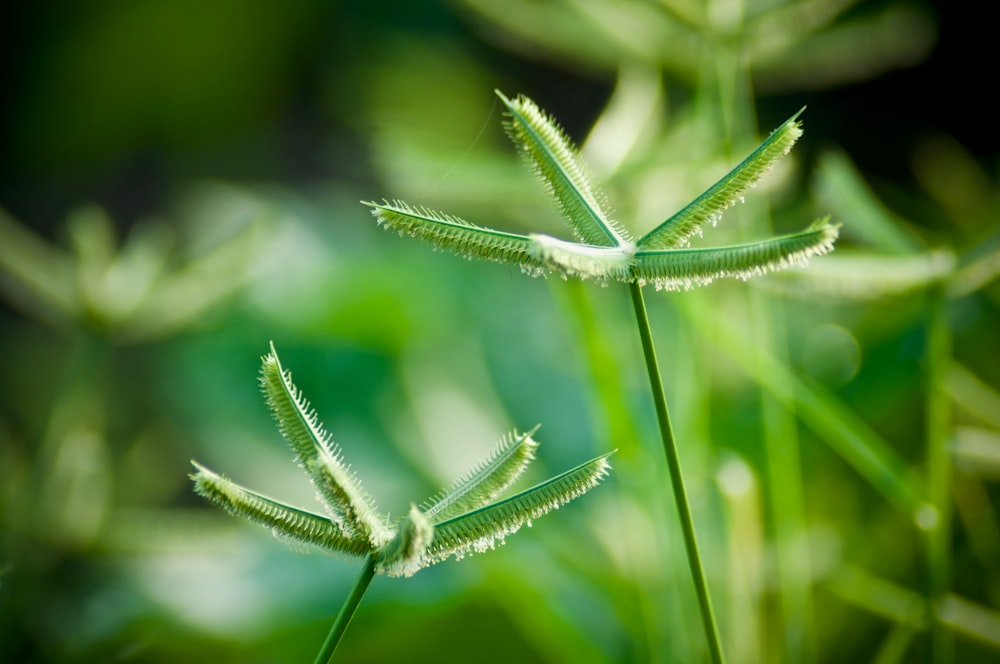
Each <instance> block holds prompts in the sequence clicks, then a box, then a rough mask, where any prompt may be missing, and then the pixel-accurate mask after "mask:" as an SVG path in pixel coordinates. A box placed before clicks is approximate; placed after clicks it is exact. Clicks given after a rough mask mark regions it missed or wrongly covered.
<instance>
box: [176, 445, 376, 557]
mask: <svg viewBox="0 0 1000 664" xmlns="http://www.w3.org/2000/svg"><path fill="white" fill-rule="evenodd" d="M192 463H193V464H194V467H195V468H197V472H196V473H195V474H194V475H192V476H191V479H192V480H194V490H195V492H197V493H198V494H199V495H201V496H204V497H205V498H207V499H208V500H209V501H210V502H212V503H214V504H215V505H217V506H219V507H221V508H223V509H224V510H226V511H227V512H229V513H230V514H232V515H234V516H239V517H242V518H244V519H247V520H249V521H253V522H254V523H258V524H260V525H262V526H265V527H267V528H270V529H271V531H272V532H273V533H274V535H275V536H276V537H279V538H289V539H292V540H295V541H297V542H302V543H304V544H309V545H312V546H317V547H320V548H322V549H324V550H326V551H331V552H339V553H346V554H348V555H352V556H364V555H366V554H367V553H368V551H369V547H370V545H369V543H368V541H367V540H366V539H363V538H351V537H348V536H346V535H345V534H344V533H343V532H342V530H341V529H340V528H339V527H337V526H336V525H335V524H334V523H333V522H332V521H330V519H328V518H326V517H322V516H319V515H318V514H313V513H312V512H307V511H305V510H301V509H298V508H295V507H291V506H290V505H286V504H284V503H281V502H278V501H277V500H274V499H272V498H268V497H267V496H263V495H261V494H259V493H256V492H254V491H251V490H250V489H247V488H244V487H242V486H240V485H239V484H236V483H235V482H232V481H231V480H229V479H226V478H225V477H223V476H221V475H218V474H216V473H214V472H212V471H211V470H209V469H207V468H205V467H204V466H201V465H200V464H198V463H196V462H194V461H192Z"/></svg>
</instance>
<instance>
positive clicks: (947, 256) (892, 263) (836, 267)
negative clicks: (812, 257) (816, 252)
mask: <svg viewBox="0 0 1000 664" xmlns="http://www.w3.org/2000/svg"><path fill="white" fill-rule="evenodd" d="M954 265H955V257H954V255H953V254H952V253H951V252H950V251H946V250H935V251H925V252H921V253H916V254H878V253H871V252H866V251H846V252H845V251H838V252H836V253H835V254H832V255H831V256H829V257H826V258H824V259H823V260H822V261H816V262H815V263H813V264H811V265H810V266H809V269H808V270H789V271H787V272H784V273H782V275H781V278H780V279H775V280H772V281H771V283H770V286H772V287H775V288H778V289H781V290H787V291H789V292H792V293H795V292H798V293H799V294H803V295H806V296H824V297H833V298H839V299H849V300H874V299H879V298H885V297H897V296H900V295H905V294H908V293H912V292H915V291H919V290H923V289H925V288H927V287H928V286H930V285H931V284H934V283H936V282H938V281H941V280H943V279H946V278H947V277H948V275H949V274H950V273H951V271H952V269H953V268H954Z"/></svg>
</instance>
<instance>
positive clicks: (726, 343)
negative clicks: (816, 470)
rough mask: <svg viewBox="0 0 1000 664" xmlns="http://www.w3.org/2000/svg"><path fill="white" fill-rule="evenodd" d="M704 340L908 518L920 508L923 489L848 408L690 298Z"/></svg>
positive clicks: (687, 305) (693, 317)
mask: <svg viewBox="0 0 1000 664" xmlns="http://www.w3.org/2000/svg"><path fill="white" fill-rule="evenodd" d="M679 302H681V304H682V306H683V308H684V310H685V312H686V313H687V314H688V316H689V318H690V319H691V320H692V321H693V322H694V323H695V324H696V326H697V327H699V328H700V329H701V330H702V332H703V334H705V336H712V335H715V336H716V338H717V339H718V341H719V342H720V345H721V347H722V348H723V350H725V351H726V352H727V353H728V354H729V356H730V357H731V358H732V359H733V360H735V361H736V363H737V364H739V365H740V366H741V367H742V368H743V370H744V371H746V372H747V374H748V375H749V376H750V377H751V378H753V379H754V380H755V381H757V382H758V383H760V384H761V385H762V386H763V387H764V388H765V389H767V390H768V391H769V392H770V393H771V394H773V395H774V397H775V398H777V399H778V401H780V402H781V403H783V404H785V405H786V406H787V407H791V408H795V410H796V412H798V413H799V414H800V416H801V418H802V420H803V421H804V422H805V423H806V424H808V425H809V427H810V428H811V429H812V430H813V432H814V433H815V434H816V436H817V437H819V438H820V439H822V440H824V441H826V442H827V444H828V445H830V447H831V448H832V449H833V451H834V452H836V453H837V454H839V455H840V456H841V457H842V458H843V459H844V460H845V461H847V463H849V464H850V465H851V466H852V467H854V469H855V470H857V471H858V473H860V474H861V476H862V477H864V478H865V479H867V480H868V481H869V482H870V483H871V484H872V486H874V487H875V488H876V489H877V490H878V491H879V492H880V493H882V494H883V495H884V496H885V497H886V498H888V499H889V501H890V502H891V503H892V504H893V505H894V506H895V507H896V508H897V509H899V510H900V511H901V512H902V513H903V514H904V515H905V516H906V517H907V518H909V519H912V518H914V517H915V515H916V512H917V510H918V509H919V508H920V507H922V506H923V504H924V502H923V488H922V487H920V486H919V485H918V484H917V483H916V482H915V481H914V480H912V479H910V473H909V472H908V469H907V466H906V463H905V461H904V460H903V459H902V458H901V457H900V456H899V454H898V453H897V452H896V451H895V450H893V449H892V448H891V447H889V445H888V444H886V443H885V441H883V440H882V439H881V438H880V437H879V436H878V435H877V434H876V433H875V432H874V431H872V430H871V428H870V427H869V426H868V425H867V424H865V423H864V422H863V421H862V420H861V419H860V418H859V417H858V416H857V415H856V414H855V413H854V412H853V411H852V410H851V409H850V408H848V407H847V406H846V405H844V404H843V403H842V402H841V401H839V400H838V399H837V398H836V397H835V396H834V395H833V394H830V393H829V392H828V391H827V390H825V389H824V388H823V387H821V386H819V385H817V384H815V383H813V382H812V381H809V380H808V379H806V378H805V377H799V376H797V375H795V374H794V373H793V372H792V371H791V370H790V369H789V368H788V367H787V366H785V365H784V364H782V363H781V362H779V361H777V360H776V359H775V358H774V357H773V356H772V355H771V354H769V353H767V352H765V351H763V350H761V349H760V348H757V347H756V346H754V345H752V344H751V343H750V342H749V341H747V340H746V339H745V338H744V337H743V336H741V335H740V333H739V330H738V328H737V327H736V326H734V325H733V324H732V323H731V322H729V321H727V320H725V318H724V316H723V314H722V313H721V312H718V311H714V312H713V313H712V314H709V313H708V312H707V309H706V308H705V307H704V305H700V304H696V303H695V302H694V299H693V298H684V299H683V300H679Z"/></svg>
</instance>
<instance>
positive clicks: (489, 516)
mask: <svg viewBox="0 0 1000 664" xmlns="http://www.w3.org/2000/svg"><path fill="white" fill-rule="evenodd" d="M611 454H613V452H612V453H609V454H605V455H602V456H599V457H597V458H594V459H591V460H590V461H587V462H586V463H583V464H581V465H579V466H577V467H576V468H573V469H571V470H567V471H566V472H564V473H562V474H561V475H557V476H555V477H553V478H551V479H549V480H548V481H546V482H543V483H542V484H539V485H537V486H535V487H532V488H531V489H528V490H526V491H523V492H521V493H519V494H517V495H515V496H512V497H510V498H507V499H506V500H502V501H500V502H497V503H493V504H491V505H488V506H486V507H481V508H479V509H477V510H474V511H472V512H469V513H467V514H463V515H462V516H459V517H455V518H453V519H450V520H448V521H444V522H441V523H439V524H437V525H436V526H435V528H434V539H433V541H432V542H431V544H430V546H429V547H428V549H427V552H426V554H425V556H424V558H423V560H422V561H421V563H422V566H423V567H427V566H428V565H433V564H435V563H439V562H441V561H442V560H446V559H447V558H449V557H451V556H455V557H456V558H459V559H460V558H462V557H464V556H465V555H466V554H467V553H471V552H483V551H486V550H487V549H493V548H495V547H496V546H497V545H498V544H503V543H504V538H506V536H507V535H511V534H513V533H515V532H517V531H518V530H519V529H520V528H521V526H523V525H525V524H529V525H530V524H531V521H532V520H533V519H537V518H538V517H540V516H542V515H543V514H545V513H546V512H549V511H551V510H553V509H556V508H558V507H559V506H560V505H564V504H565V503H568V502H569V501H571V500H573V499H574V498H577V497H579V496H581V495H583V494H584V493H586V492H587V491H589V490H590V489H592V488H594V487H595V486H597V485H598V484H599V483H600V481H601V480H602V479H604V477H606V476H607V474H608V471H609V470H610V469H611V465H610V464H609V463H608V457H609V456H611Z"/></svg>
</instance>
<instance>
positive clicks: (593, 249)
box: [366, 92, 838, 290]
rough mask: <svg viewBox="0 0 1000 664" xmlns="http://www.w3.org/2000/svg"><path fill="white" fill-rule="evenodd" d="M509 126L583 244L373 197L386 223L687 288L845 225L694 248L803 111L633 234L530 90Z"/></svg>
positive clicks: (769, 263) (510, 112)
mask: <svg viewBox="0 0 1000 664" xmlns="http://www.w3.org/2000/svg"><path fill="white" fill-rule="evenodd" d="M497 95H498V96H499V97H500V99H501V101H502V102H503V103H504V105H505V106H506V107H507V120H506V122H505V128H506V130H507V134H508V136H510V138H511V140H512V141H513V142H514V144H515V146H516V147H517V149H518V151H519V152H520V153H521V155H522V157H523V158H524V160H525V162H526V163H527V164H528V166H529V167H530V168H531V170H532V171H533V172H534V173H535V175H536V176H537V177H538V179H539V180H540V182H541V183H542V185H543V187H544V188H545V190H546V192H547V193H548V194H549V195H550V196H551V198H552V199H553V201H554V202H555V204H556V207H557V208H558V209H559V211H560V212H561V213H562V215H563V217H564V218H565V219H566V221H567V223H568V224H569V226H570V228H571V229H572V232H573V235H574V237H575V239H576V241H575V242H570V241H566V240H561V239H558V238H553V237H549V236H547V235H542V234H528V235H522V234H517V233H506V232H503V231H498V230H494V229H491V228H487V227H485V226H481V225H477V224H473V223H471V222H468V221H466V220H464V219H461V218H459V217H456V216H454V215H449V214H444V213H440V212H435V211H432V210H428V209H426V208H413V207H411V206H409V205H407V204H406V203H403V202H402V201H391V202H390V201H385V202H383V203H371V202H368V203H366V205H369V206H370V207H371V208H372V214H374V215H375V218H376V220H377V221H378V223H379V224H381V225H382V226H384V227H386V228H393V229H395V230H397V231H399V232H400V233H402V234H408V235H412V236H414V237H417V238H420V239H423V240H426V241H428V242H430V243H431V244H433V245H435V246H437V247H440V248H443V249H449V250H452V251H454V252H456V253H458V254H461V255H463V256H467V257H470V258H473V257H475V258H483V259H486V260H491V261H495V262H500V263H508V264H512V265H518V266H520V267H521V269H522V270H524V271H525V272H527V273H529V274H531V275H534V276H537V275H541V274H546V273H549V272H552V273H556V274H560V275H562V276H563V277H579V278H581V279H596V280H598V281H620V282H624V283H638V284H640V285H643V284H646V283H651V284H653V285H654V286H655V287H656V288H657V289H666V290H677V289H681V288H691V287H693V286H700V285H705V284H708V283H711V282H712V281H713V280H715V279H717V278H721V277H736V278H740V279H748V278H750V277H753V276H756V275H759V274H764V273H766V272H771V271H774V270H781V269H784V268H787V267H791V266H793V265H802V264H804V263H805V262H806V261H807V260H808V259H809V258H810V257H812V256H816V255H820V254H825V253H827V252H829V251H830V250H831V249H832V248H833V243H834V241H835V240H836V239H837V229H838V226H837V225H835V224H831V223H830V222H829V220H827V219H821V220H818V221H816V222H814V223H813V224H812V225H810V226H809V227H808V228H806V229H805V230H803V231H800V232H798V233H793V234H790V235H785V236H779V237H774V238H771V239H768V240H764V241H761V242H755V243H751V244H744V245H737V246H728V247H718V248H710V249H689V248H687V245H688V241H689V240H690V238H691V236H692V235H695V234H700V233H701V230H702V228H703V227H704V225H705V224H712V225H714V224H715V223H716V222H717V221H718V219H719V217H720V216H721V215H722V213H723V212H724V211H725V210H726V208H728V207H730V206H732V205H734V204H735V203H736V202H738V201H739V200H741V199H742V197H743V195H744V194H745V193H746V191H747V190H748V189H750V188H751V187H753V186H754V185H755V184H757V182H758V181H759V180H760V178H761V177H763V175H764V174H765V173H766V172H767V171H768V170H770V168H771V167H772V166H773V165H774V164H775V163H776V162H777V161H778V160H779V159H781V158H782V157H783V156H785V155H786V154H788V151H789V150H791V148H792V146H793V145H794V144H795V141H796V140H798V138H799V136H801V135H802V128H801V126H800V125H799V122H798V116H799V113H801V111H799V113H796V114H795V115H793V116H792V117H791V118H789V119H788V120H786V121H785V122H784V123H783V124H782V125H781V126H780V127H778V128H777V129H775V130H774V132H772V133H771V135H770V136H769V137H768V138H767V139H766V140H764V142H763V143H761V144H760V146H758V147H757V149H756V150H754V151H753V152H752V153H751V154H750V155H749V156H748V157H747V158H746V159H744V160H743V161H742V162H741V163H740V164H739V165H738V166H736V167H735V168H734V169H733V170H732V171H730V172H729V173H728V174H726V175H725V176H724V177H722V178H721V179H720V180H719V181H718V182H716V183H715V184H714V185H712V186H711V187H709V189H708V190H706V191H705V192H704V193H702V194H701V195H700V196H698V197H697V198H695V199H694V200H693V201H691V203H689V204H688V205H686V206H685V207H684V208H683V209H681V210H680V211H679V212H678V213H676V214H674V215H673V216H671V217H670V218H668V219H667V220H666V221H664V222H663V223H661V224H660V225H659V226H657V227H656V228H654V229H653V230H652V231H650V232H649V233H647V234H646V235H644V236H643V237H641V238H639V239H638V240H633V239H632V237H631V236H630V234H629V233H628V231H627V230H626V229H625V228H624V227H623V226H622V225H621V224H620V223H619V222H618V221H616V220H614V219H612V218H610V216H609V213H608V212H607V204H606V202H605V201H604V197H603V195H602V194H601V193H599V192H598V191H597V189H596V188H595V187H594V186H593V185H592V184H591V182H590V179H589V177H588V176H587V174H586V169H585V168H584V166H583V165H582V164H581V163H580V161H579V159H578V158H577V155H576V151H575V150H574V148H573V146H572V143H571V142H570V140H569V138H568V137H567V136H566V134H565V133H564V132H563V131H562V129H560V128H559V126H558V125H557V124H556V123H555V121H554V120H553V119H552V118H550V117H549V116H547V115H546V114H545V113H544V112H542V111H541V110H540V109H539V108H538V106H536V105H535V103H534V102H533V101H531V100H530V99H528V98H527V97H524V96H518V97H517V98H515V99H513V100H511V99H508V98H507V97H505V96H504V95H503V94H502V93H500V92H497Z"/></svg>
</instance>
